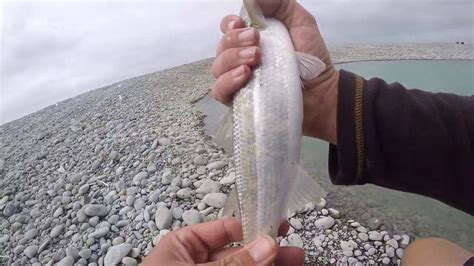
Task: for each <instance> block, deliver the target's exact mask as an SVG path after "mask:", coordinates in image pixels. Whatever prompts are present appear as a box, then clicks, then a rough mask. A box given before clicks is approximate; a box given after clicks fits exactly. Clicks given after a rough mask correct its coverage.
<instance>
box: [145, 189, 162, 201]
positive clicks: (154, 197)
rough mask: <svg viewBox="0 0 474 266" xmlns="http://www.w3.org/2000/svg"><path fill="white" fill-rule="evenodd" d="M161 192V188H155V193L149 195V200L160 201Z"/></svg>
mask: <svg viewBox="0 0 474 266" xmlns="http://www.w3.org/2000/svg"><path fill="white" fill-rule="evenodd" d="M160 194H161V191H160V190H159V189H157V190H155V191H154V192H153V193H151V194H150V196H149V197H148V200H149V201H150V202H155V203H156V202H158V201H159V200H160Z"/></svg>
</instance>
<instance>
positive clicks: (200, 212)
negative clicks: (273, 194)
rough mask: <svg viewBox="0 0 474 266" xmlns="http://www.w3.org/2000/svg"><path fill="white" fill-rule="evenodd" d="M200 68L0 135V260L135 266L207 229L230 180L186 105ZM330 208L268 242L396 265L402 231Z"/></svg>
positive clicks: (19, 123) (225, 159)
mask: <svg viewBox="0 0 474 266" xmlns="http://www.w3.org/2000/svg"><path fill="white" fill-rule="evenodd" d="M436 47H438V46H436ZM436 47H431V48H430V49H431V51H434V50H436V49H437V48H436ZM439 47H440V48H439V50H442V51H445V53H448V54H449V52H446V51H448V49H445V47H444V46H442V45H440V46H439ZM351 49H352V50H353V51H355V50H356V49H355V48H351ZM351 49H349V50H351ZM360 49H367V50H368V51H369V50H370V53H374V57H376V58H381V59H383V54H384V51H385V55H386V54H387V53H388V52H387V51H391V48H390V47H389V48H387V49H385V50H384V49H373V47H365V48H364V46H362V48H360ZM349 50H348V51H349ZM412 50H413V49H412ZM436 51H437V50H436ZM435 54H439V53H435ZM470 54H471V53H466V52H464V51H457V52H453V53H451V54H449V55H451V56H452V58H457V57H463V58H467V57H469V56H471V55H470ZM366 55H367V53H366ZM359 56H361V59H364V58H362V55H360V53H357V52H356V53H354V52H353V53H349V52H347V53H346V52H344V50H337V51H335V52H334V54H333V57H334V62H344V61H347V60H348V59H351V60H357V59H358V57H359ZM395 57H396V56H395ZM210 64H211V60H203V61H199V62H196V63H193V64H189V65H184V66H181V67H177V68H173V69H169V70H165V71H162V72H157V73H153V74H148V75H144V76H141V77H137V78H133V79H128V80H124V81H121V82H118V83H115V84H112V85H109V86H106V87H103V88H100V89H97V90H94V91H90V92H87V93H85V94H82V95H79V96H77V97H73V98H71V99H67V100H65V101H62V102H58V103H57V104H54V105H52V106H49V107H47V108H45V109H43V110H40V111H38V112H36V113H34V114H30V115H28V116H25V117H23V118H21V119H18V120H16V121H13V122H10V123H7V124H4V125H1V126H0V139H2V141H1V142H0V175H1V178H0V250H1V251H2V254H0V255H2V256H8V257H10V258H11V262H12V263H13V264H12V265H25V264H32V265H39V264H41V265H45V264H46V265H52V264H54V263H56V264H57V265H73V264H82V265H87V264H88V265H102V264H104V265H114V264H117V263H123V264H125V265H136V264H138V263H140V262H141V258H142V257H143V256H145V255H146V254H147V253H148V252H149V251H150V250H151V249H152V248H153V246H154V245H156V244H157V243H158V242H159V241H160V240H161V239H162V237H163V236H164V235H166V234H167V233H168V232H169V230H174V229H177V228H179V227H181V226H184V225H187V224H196V223H200V222H204V221H209V220H214V219H216V218H217V216H218V212H219V210H220V209H221V208H222V207H223V206H224V204H225V201H226V199H227V196H226V195H227V193H228V192H229V191H230V189H231V186H232V185H233V184H234V183H235V178H236V176H235V172H234V169H233V162H232V158H230V157H229V156H227V155H226V154H225V153H224V151H223V150H222V149H221V148H220V147H217V146H215V145H214V144H213V143H212V140H211V139H210V138H209V136H207V135H206V134H205V129H204V125H203V119H204V115H203V114H202V113H201V112H199V111H198V110H197V109H196V108H195V107H194V103H195V102H196V101H198V100H199V99H201V98H202V97H204V96H205V95H206V93H207V92H208V90H209V88H210V87H211V85H212V82H213V81H214V79H213V78H212V77H211V76H210V75H209V72H208V69H209V67H210ZM334 202H335V201H333V200H332V199H331V200H329V199H328V200H327V201H326V200H323V201H321V202H317V203H309V204H307V205H306V206H305V208H304V210H303V211H301V212H299V213H298V214H296V216H294V217H292V219H290V223H291V229H290V232H289V234H288V236H286V237H283V238H281V237H280V238H278V241H279V243H280V244H281V245H294V246H299V247H303V248H304V249H305V250H306V252H305V254H306V261H307V262H317V263H321V264H325V263H336V262H344V261H345V262H348V261H349V258H348V257H347V256H345V255H344V254H343V249H342V248H341V247H340V242H341V241H346V242H349V241H354V242H355V243H356V244H357V247H353V249H352V250H346V251H347V252H349V251H351V252H352V255H354V254H359V252H361V256H358V257H357V258H354V257H351V261H353V260H354V259H355V260H356V261H357V262H361V263H363V264H366V263H370V262H371V261H372V262H373V263H378V264H380V263H395V264H396V263H397V262H399V260H400V257H402V256H403V252H404V248H406V247H407V245H408V244H409V243H410V242H411V240H412V239H413V234H412V233H411V232H410V231H398V232H396V231H395V232H387V233H386V234H382V233H381V232H382V231H377V230H384V229H385V228H384V224H383V223H382V220H381V219H379V218H378V217H376V216H373V217H369V218H372V220H371V221H370V222H368V223H363V222H362V221H360V220H359V221H351V220H348V219H350V218H351V217H346V214H345V213H343V212H342V211H341V210H339V209H338V208H337V207H335V206H334V204H333V203H334ZM198 206H199V208H198ZM352 218H355V217H352ZM354 222H357V223H359V224H360V226H363V227H364V228H368V230H370V231H369V232H368V233H364V232H360V229H358V227H352V226H351V223H354ZM420 226H422V225H420ZM362 231H363V230H362ZM364 234H365V235H364ZM385 235H389V236H388V237H389V240H387V241H386V242H385V243H383V242H381V240H382V239H383V236H385ZM395 235H398V238H396V237H395ZM367 238H368V239H367ZM395 243H396V244H395ZM351 245H352V244H351ZM366 247H367V248H366ZM387 247H388V250H387ZM392 253H393V254H394V255H393V257H390V255H392Z"/></svg>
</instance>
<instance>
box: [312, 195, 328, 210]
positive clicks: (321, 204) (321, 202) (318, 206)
mask: <svg viewBox="0 0 474 266" xmlns="http://www.w3.org/2000/svg"><path fill="white" fill-rule="evenodd" d="M314 207H315V208H316V210H318V211H320V210H322V209H324V207H326V199H324V198H321V199H320V200H319V202H318V203H317V204H315V206H314Z"/></svg>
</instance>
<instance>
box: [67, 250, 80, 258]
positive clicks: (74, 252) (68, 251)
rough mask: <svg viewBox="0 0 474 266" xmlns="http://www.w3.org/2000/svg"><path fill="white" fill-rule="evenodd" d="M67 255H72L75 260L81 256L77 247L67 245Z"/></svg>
mask: <svg viewBox="0 0 474 266" xmlns="http://www.w3.org/2000/svg"><path fill="white" fill-rule="evenodd" d="M66 256H71V257H73V258H74V260H76V259H78V258H79V251H78V250H77V248H75V247H67V248H66Z"/></svg>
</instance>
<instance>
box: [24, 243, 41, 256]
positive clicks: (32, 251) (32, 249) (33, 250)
mask: <svg viewBox="0 0 474 266" xmlns="http://www.w3.org/2000/svg"><path fill="white" fill-rule="evenodd" d="M37 251H38V246H37V245H32V246H29V247H27V248H25V250H23V254H25V256H27V257H28V258H30V259H31V258H33V257H34V256H35V255H36V252H37Z"/></svg>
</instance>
